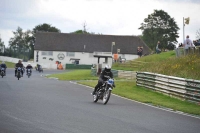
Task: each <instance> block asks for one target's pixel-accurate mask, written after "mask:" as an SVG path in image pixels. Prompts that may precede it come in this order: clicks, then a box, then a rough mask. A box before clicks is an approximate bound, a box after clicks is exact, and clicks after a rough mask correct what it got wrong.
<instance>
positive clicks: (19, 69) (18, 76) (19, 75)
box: [16, 67, 23, 80]
mask: <svg viewBox="0 0 200 133" xmlns="http://www.w3.org/2000/svg"><path fill="white" fill-rule="evenodd" d="M21 71H23V70H22V69H21V67H18V68H17V76H16V77H17V78H18V80H19V78H21V77H22V73H21Z"/></svg>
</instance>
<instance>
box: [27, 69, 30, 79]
mask: <svg viewBox="0 0 200 133" xmlns="http://www.w3.org/2000/svg"><path fill="white" fill-rule="evenodd" d="M27 76H28V78H29V77H30V76H31V69H27Z"/></svg>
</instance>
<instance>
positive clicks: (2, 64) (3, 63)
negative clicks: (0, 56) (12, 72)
mask: <svg viewBox="0 0 200 133" xmlns="http://www.w3.org/2000/svg"><path fill="white" fill-rule="evenodd" d="M1 68H4V70H5V76H6V68H7V66H6V64H5V62H4V61H2V63H1V65H0V72H1Z"/></svg>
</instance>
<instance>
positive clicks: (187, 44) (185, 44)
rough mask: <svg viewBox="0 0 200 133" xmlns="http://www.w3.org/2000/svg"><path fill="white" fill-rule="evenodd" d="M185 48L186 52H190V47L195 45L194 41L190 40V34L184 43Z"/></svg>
mask: <svg viewBox="0 0 200 133" xmlns="http://www.w3.org/2000/svg"><path fill="white" fill-rule="evenodd" d="M183 46H184V49H185V54H188V50H189V48H192V47H195V45H194V44H193V42H192V41H191V40H190V38H189V35H187V36H186V39H185V41H184V43H183Z"/></svg>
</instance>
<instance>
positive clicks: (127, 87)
mask: <svg viewBox="0 0 200 133" xmlns="http://www.w3.org/2000/svg"><path fill="white" fill-rule="evenodd" d="M79 83H81V84H84V85H87V86H91V87H94V86H95V85H96V83H97V81H80V82H79ZM115 84H116V88H114V89H113V91H112V93H114V94H117V95H120V96H122V97H126V98H129V99H132V100H136V101H140V102H143V103H148V104H152V105H154V106H159V107H167V108H171V109H173V110H175V111H182V112H185V113H189V114H195V115H200V106H199V105H196V104H194V103H190V102H187V101H182V100H179V99H176V98H173V97H170V96H167V95H164V94H161V93H158V92H154V91H152V90H149V89H146V88H143V87H139V86H136V82H135V81H132V82H131V81H123V82H122V81H116V82H115Z"/></svg>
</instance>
